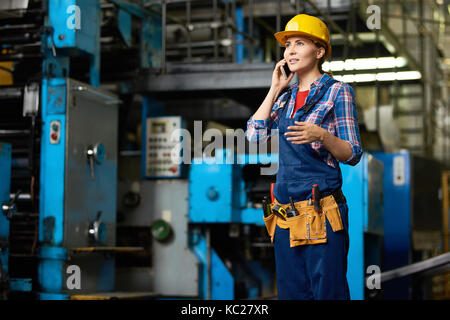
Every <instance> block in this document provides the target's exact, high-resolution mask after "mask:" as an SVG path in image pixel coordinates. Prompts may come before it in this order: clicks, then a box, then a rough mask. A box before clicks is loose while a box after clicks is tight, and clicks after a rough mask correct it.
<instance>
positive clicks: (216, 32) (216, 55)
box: [213, 0, 219, 60]
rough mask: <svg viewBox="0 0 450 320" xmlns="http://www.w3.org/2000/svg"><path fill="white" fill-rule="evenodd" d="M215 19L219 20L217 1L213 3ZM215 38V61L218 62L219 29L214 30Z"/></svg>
mask: <svg viewBox="0 0 450 320" xmlns="http://www.w3.org/2000/svg"><path fill="white" fill-rule="evenodd" d="M213 17H214V21H217V20H218V17H217V0H214V1H213ZM213 37H214V39H213V40H214V60H217V58H218V57H219V47H218V44H217V40H218V31H217V28H214V30H213Z"/></svg>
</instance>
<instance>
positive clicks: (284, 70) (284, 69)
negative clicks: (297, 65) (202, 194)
mask: <svg viewBox="0 0 450 320" xmlns="http://www.w3.org/2000/svg"><path fill="white" fill-rule="evenodd" d="M291 72H292V71H291V69H289V66H288V64H287V63H286V64H285V65H284V66H282V67H281V73H282V74H283V75H284V77H285V78H286V79H287V78H289V76H290V75H291Z"/></svg>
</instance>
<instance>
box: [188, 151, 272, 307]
mask: <svg viewBox="0 0 450 320" xmlns="http://www.w3.org/2000/svg"><path fill="white" fill-rule="evenodd" d="M271 162H272V163H277V162H278V155H277V154H271V155H266V156H264V157H261V156H259V155H258V154H241V155H235V154H234V152H233V151H231V150H227V149H222V150H216V153H215V156H214V157H213V158H203V159H193V164H192V165H191V169H190V174H189V222H190V223H191V229H190V237H191V238H190V245H191V248H192V249H193V250H194V252H195V253H196V255H197V257H198V258H199V260H200V262H201V264H202V266H203V269H202V272H201V273H200V275H199V277H200V279H202V280H201V281H200V283H202V284H203V287H202V288H201V295H200V296H201V297H203V298H207V297H210V298H211V299H236V298H242V297H246V298H257V297H262V296H270V295H272V296H273V295H274V294H275V293H274V292H275V291H274V283H275V280H274V278H273V273H274V269H273V267H274V265H273V260H272V261H270V260H269V261H262V260H264V258H263V257H266V258H267V256H266V255H269V256H271V255H270V253H268V252H264V251H262V252H263V253H262V252H260V253H262V255H261V256H259V255H257V256H258V258H257V257H252V256H250V257H248V256H247V257H246V258H244V254H243V253H242V252H241V250H242V251H244V250H250V249H249V247H258V246H260V245H261V244H262V245H263V246H264V250H268V249H269V250H271V245H270V244H269V243H261V242H259V241H261V240H256V239H254V238H251V237H250V234H249V232H248V230H249V229H250V228H251V227H250V226H254V227H256V228H257V229H258V231H259V232H262V234H263V235H264V234H265V228H264V221H263V218H262V217H263V214H262V209H261V205H260V204H261V200H262V197H263V196H264V195H267V194H268V190H269V186H270V182H271V181H272V178H273V176H264V175H261V172H260V171H259V170H260V169H261V165H262V164H267V163H271ZM223 225H225V226H231V227H230V230H231V231H229V235H232V234H233V231H232V230H233V227H232V226H233V225H234V226H239V225H242V226H243V230H244V231H243V233H244V236H245V237H250V239H248V242H249V243H248V244H247V247H244V248H242V247H240V246H239V245H238V244H237V243H236V242H235V244H234V245H233V244H232V243H231V242H228V241H227V240H226V238H225V237H226V236H227V234H223V233H222V234H221V236H222V238H220V236H216V232H217V231H216V228H218V229H220V228H221V227H223ZM237 230H239V228H237ZM245 230H247V233H246V231H245ZM261 230H262V231H261ZM217 233H219V232H217ZM214 238H216V239H214ZM266 240H267V239H266ZM231 241H232V239H231ZM208 270H209V271H208Z"/></svg>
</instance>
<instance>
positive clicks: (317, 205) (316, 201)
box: [312, 184, 320, 212]
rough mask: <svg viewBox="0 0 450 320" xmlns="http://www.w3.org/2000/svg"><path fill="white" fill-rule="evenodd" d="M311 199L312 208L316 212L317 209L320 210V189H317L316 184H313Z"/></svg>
mask: <svg viewBox="0 0 450 320" xmlns="http://www.w3.org/2000/svg"><path fill="white" fill-rule="evenodd" d="M312 199H313V202H314V210H315V211H316V212H319V210H320V191H319V186H318V185H317V184H313V187H312Z"/></svg>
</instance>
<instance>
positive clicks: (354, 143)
mask: <svg viewBox="0 0 450 320" xmlns="http://www.w3.org/2000/svg"><path fill="white" fill-rule="evenodd" d="M334 113H335V120H334V124H335V128H336V134H337V137H338V138H340V139H342V140H344V141H347V142H348V143H349V144H350V146H351V147H352V156H351V157H350V158H349V159H347V160H346V161H341V163H344V164H349V165H351V166H355V165H356V164H358V162H359V161H360V160H361V156H362V154H363V150H362V147H361V138H360V134H359V127H358V113H357V111H356V102H355V93H354V91H353V88H352V87H351V86H349V85H348V84H346V83H342V85H341V88H340V89H339V91H338V93H337V97H336V100H335V103H334Z"/></svg>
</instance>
